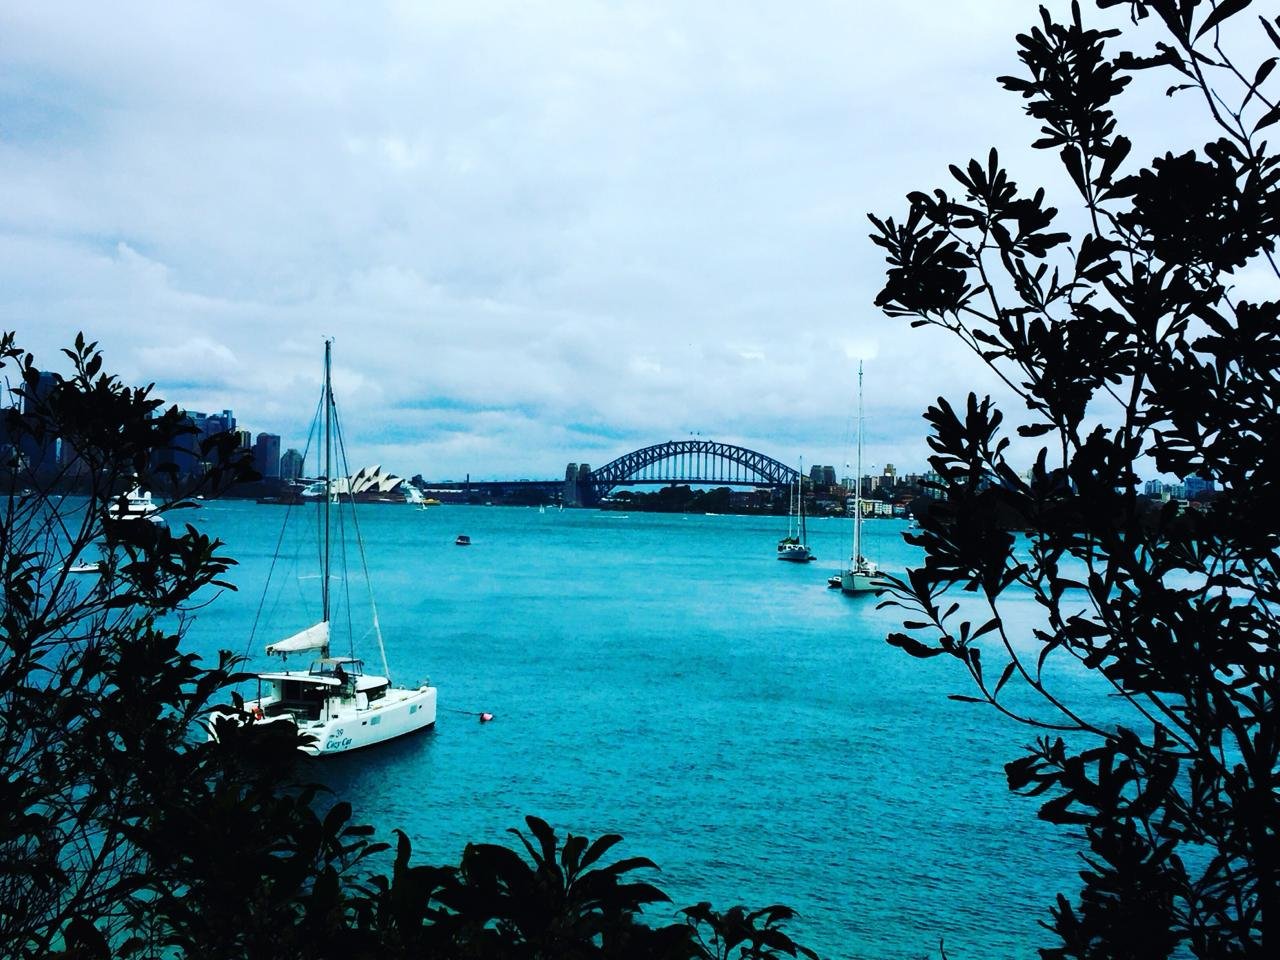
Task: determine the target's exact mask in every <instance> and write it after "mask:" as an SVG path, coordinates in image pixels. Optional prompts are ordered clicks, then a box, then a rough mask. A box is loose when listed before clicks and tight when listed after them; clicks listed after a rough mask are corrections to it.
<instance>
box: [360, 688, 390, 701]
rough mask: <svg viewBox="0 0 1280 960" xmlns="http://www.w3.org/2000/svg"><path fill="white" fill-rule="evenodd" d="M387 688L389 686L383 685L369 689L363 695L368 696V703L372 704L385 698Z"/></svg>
mask: <svg viewBox="0 0 1280 960" xmlns="http://www.w3.org/2000/svg"><path fill="white" fill-rule="evenodd" d="M388 686H389V684H385V683H384V684H382V685H381V686H377V687H370V688H369V689H368V690H366V691H365V695H366V696H368V698H369V702H370V703H373V701H375V700H381V699H382V698H383V697H385V696H386V695H387V687H388Z"/></svg>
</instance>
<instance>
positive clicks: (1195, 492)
mask: <svg viewBox="0 0 1280 960" xmlns="http://www.w3.org/2000/svg"><path fill="white" fill-rule="evenodd" d="M1182 486H1183V488H1184V489H1185V490H1186V499H1188V500H1198V499H1200V498H1202V497H1204V496H1206V495H1207V494H1211V493H1213V480H1212V479H1211V478H1209V477H1187V478H1186V479H1185V480H1183V481H1182Z"/></svg>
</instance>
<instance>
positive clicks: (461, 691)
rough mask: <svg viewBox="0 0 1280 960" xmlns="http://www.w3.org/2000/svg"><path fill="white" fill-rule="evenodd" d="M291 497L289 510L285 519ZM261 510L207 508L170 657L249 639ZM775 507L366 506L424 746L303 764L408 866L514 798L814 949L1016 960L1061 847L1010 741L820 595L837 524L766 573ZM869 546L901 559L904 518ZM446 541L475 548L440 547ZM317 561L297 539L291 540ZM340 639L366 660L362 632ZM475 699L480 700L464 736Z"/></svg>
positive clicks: (503, 811) (281, 607) (862, 615)
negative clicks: (207, 570) (425, 708)
mask: <svg viewBox="0 0 1280 960" xmlns="http://www.w3.org/2000/svg"><path fill="white" fill-rule="evenodd" d="M295 513H297V511H295ZM283 515H284V509H283V508H281V507H272V506H259V505H256V504H251V503H244V502H218V503H210V504H207V505H205V506H204V508H203V509H202V510H200V511H199V512H198V513H194V514H190V515H188V517H184V518H183V519H184V520H185V519H188V518H190V519H194V521H195V523H196V526H197V527H198V528H199V529H201V530H204V531H206V532H209V533H213V534H216V535H217V536H219V537H221V538H222V539H223V540H225V541H226V543H227V552H228V553H229V554H230V555H231V556H233V557H235V558H237V559H238V560H239V561H240V565H239V566H238V567H237V568H235V569H234V571H233V574H232V577H231V579H232V580H233V581H234V582H236V583H237V584H238V585H239V586H240V587H241V589H240V591H239V592H237V593H233V594H224V595H223V596H220V597H219V598H218V599H217V600H216V601H215V602H214V603H213V604H211V605H210V606H209V607H208V608H207V609H206V610H204V611H203V612H202V613H201V614H200V616H199V618H198V620H197V622H196V624H195V626H194V628H193V629H192V631H191V633H190V634H189V637H188V643H189V645H190V646H191V647H192V648H193V649H195V650H197V651H200V652H203V653H212V652H213V651H215V650H216V649H217V648H219V647H226V648H229V649H232V650H234V651H236V652H244V651H245V645H246V640H247V637H248V635H249V629H250V625H251V624H252V622H253V620H254V615H255V611H256V609H257V607H258V605H259V602H260V600H261V599H262V592H261V591H262V587H261V585H262V583H263V581H264V578H265V576H266V573H267V570H268V568H269V567H270V563H271V556H272V553H273V551H274V548H275V544H276V540H277V538H278V536H279V534H280V522H281V518H282V517H283ZM785 523H786V521H785V518H768V517H734V516H696V517H684V516H679V515H659V514H638V513H637V514H632V515H630V516H623V515H619V514H616V513H601V512H596V511H585V510H581V511H571V510H566V511H548V512H546V513H539V512H538V511H537V510H536V509H524V508H500V507H493V508H484V507H454V506H444V507H437V508H432V509H430V510H425V511H423V510H416V509H411V508H407V507H399V506H371V507H369V508H365V509H362V511H361V513H360V524H361V528H362V532H363V534H364V539H365V542H366V544H367V549H368V559H369V565H370V571H371V577H372V581H373V584H374V592H375V596H376V598H377V602H378V612H379V614H380V618H381V622H382V629H383V633H384V635H385V637H386V643H387V653H388V659H389V661H390V664H391V670H392V674H393V676H394V678H395V679H396V680H397V681H398V682H401V683H416V682H418V681H420V680H422V679H424V678H427V677H430V679H431V681H432V682H433V683H435V684H436V685H437V686H438V687H439V691H440V708H441V712H440V714H439V722H438V723H437V726H436V729H435V730H434V731H433V732H431V733H428V734H425V735H422V736H418V737H414V738H410V739H408V740H406V741H402V742H399V743H395V744H391V745H388V746H385V747H381V748H377V749H376V750H374V751H372V752H369V753H367V754H364V755H359V754H357V755H354V756H352V757H350V758H339V759H336V760H332V761H328V762H326V763H325V764H324V765H323V767H322V768H321V776H322V777H323V778H324V779H327V780H328V781H329V782H330V783H331V784H332V785H333V786H334V787H335V789H337V790H338V791H339V792H340V793H342V794H344V795H345V796H347V797H348V798H350V799H352V800H353V801H354V802H355V804H356V808H357V816H359V817H362V818H364V819H365V820H366V821H368V822H372V823H375V824H377V825H378V826H380V827H383V828H387V829H389V828H391V827H394V826H398V827H400V828H402V829H404V830H405V831H406V832H407V833H408V835H409V836H410V838H411V839H412V840H413V844H414V849H415V852H416V855H417V856H418V857H420V858H422V859H423V860H425V861H429V862H436V863H444V862H456V861H457V858H458V856H459V854H460V853H461V850H462V847H463V845H464V844H465V843H466V842H467V841H469V840H488V841H494V840H497V841H501V840H504V839H507V838H506V837H505V835H504V830H505V829H506V828H508V827H511V826H517V825H522V818H523V816H524V815H525V814H526V813H535V814H537V815H539V816H542V817H544V818H545V819H547V820H548V821H550V822H551V823H552V824H553V825H554V826H555V827H557V828H558V829H559V830H560V831H561V832H562V833H563V832H564V831H573V832H576V833H586V834H589V835H596V834H599V833H602V832H617V833H621V834H622V835H623V836H624V838H625V842H624V844H623V845H622V847H621V848H620V851H621V853H622V855H644V856H648V857H650V858H652V859H653V860H655V861H656V862H657V863H658V864H659V866H660V867H661V868H662V873H661V875H660V876H659V877H658V878H656V879H657V882H658V884H659V885H660V886H661V887H662V888H663V889H665V890H666V891H667V892H668V893H670V894H671V895H672V897H673V899H674V900H675V904H674V906H673V908H672V909H673V910H674V907H679V906H684V905H687V904H689V903H693V902H696V901H697V900H701V899H709V900H711V901H713V902H714V903H716V904H717V905H720V906H728V905H730V904H732V903H739V902H741V903H747V904H750V905H753V906H762V905H765V904H768V903H786V904H788V905H790V906H792V907H794V908H796V909H797V910H798V911H799V912H800V914H801V919H800V920H799V921H797V922H796V924H795V925H794V928H793V933H794V934H795V935H796V936H797V938H798V939H799V940H801V942H804V943H806V944H808V945H810V946H812V947H814V948H815V949H817V950H818V951H819V952H820V953H822V954H823V955H824V956H831V957H867V958H899V957H901V958H917V957H923V956H926V955H934V956H936V955H937V944H938V941H939V940H940V939H945V941H946V947H947V952H948V954H949V956H950V957H952V958H953V960H962V958H966V957H979V956H981V957H988V956H992V955H998V956H1004V957H1027V958H1031V957H1033V956H1035V947H1036V946H1038V945H1045V944H1046V943H1047V939H1048V938H1047V935H1046V934H1045V933H1044V932H1043V931H1041V930H1039V929H1038V927H1037V923H1038V921H1039V920H1041V919H1044V918H1046V917H1047V907H1048V905H1049V903H1050V902H1051V899H1052V894H1053V893H1054V892H1056V891H1057V890H1059V889H1063V890H1072V889H1074V887H1073V886H1072V883H1073V880H1074V875H1075V872H1076V871H1077V870H1078V869H1079V861H1078V859H1076V858H1075V856H1074V854H1073V851H1074V849H1075V844H1074V843H1073V841H1072V840H1071V839H1070V838H1069V837H1067V836H1065V835H1063V834H1062V833H1061V832H1059V831H1058V830H1057V829H1056V828H1053V827H1051V826H1049V825H1047V824H1043V823H1041V822H1039V821H1037V820H1036V819H1035V810H1036V806H1037V804H1036V801H1034V800H1027V799H1022V798H1018V797H1013V796H1011V795H1009V793H1008V792H1007V790H1006V788H1005V785H1004V775H1003V769H1002V768H1003V763H1004V761H1006V760H1008V759H1011V758H1013V757H1014V756H1016V755H1017V747H1018V745H1020V744H1022V743H1025V742H1028V741H1029V740H1030V739H1031V736H1032V734H1031V732H1030V731H1028V730H1025V729H1022V728H1019V727H1016V726H1014V725H1013V724H1012V723H1010V722H1008V721H1004V720H1002V719H1001V718H999V717H998V716H997V715H996V714H995V713H994V712H993V711H991V710H990V709H987V708H984V707H980V706H976V705H969V704H961V703H956V702H952V701H948V700H947V699H946V694H947V693H950V692H968V690H967V688H966V686H965V682H964V678H962V677H961V676H960V675H959V674H958V672H957V667H958V665H957V664H956V663H955V662H954V661H952V660H950V659H949V658H947V659H946V662H943V658H936V659H933V660H928V661H917V660H913V659H911V658H909V657H907V656H906V655H904V654H903V653H901V652H900V651H898V650H895V649H893V648H891V647H889V646H888V645H887V644H886V643H885V642H884V636H885V633H886V632H887V631H888V630H890V629H893V628H895V627H896V626H897V625H898V623H899V620H900V617H895V612H894V611H893V610H876V609H875V601H874V599H871V598H849V597H844V596H842V595H841V594H840V593H839V591H835V590H831V591H829V590H828V589H827V588H826V578H827V576H828V575H829V574H831V573H833V572H835V570H836V569H837V568H838V567H839V564H840V559H841V558H842V557H847V555H848V525H847V524H846V523H844V522H840V521H822V520H816V521H813V522H812V523H811V524H810V534H811V538H810V543H811V545H812V546H813V548H814V552H815V553H816V554H817V555H818V557H819V559H818V562H816V563H812V564H809V565H807V566H801V565H794V564H787V563H780V562H778V561H777V560H775V559H774V558H773V556H772V555H773V553H774V544H775V542H776V540H777V538H778V537H779V536H781V535H782V533H783V532H784V529H783V528H784V527H785ZM864 529H865V531H866V535H867V538H868V540H869V544H868V552H869V553H871V555H872V556H873V557H876V558H878V559H879V560H880V561H881V564H882V566H884V567H886V568H889V569H895V568H901V567H902V566H904V565H906V564H907V563H908V562H914V561H915V560H916V559H917V556H916V551H915V550H914V549H913V548H910V547H908V546H906V545H905V544H903V543H902V542H901V538H900V535H901V532H902V529H903V524H902V523H901V522H899V521H876V522H869V523H868V524H867V525H866V527H865V528H864ZM459 533H467V534H469V535H470V536H471V538H472V541H473V545H472V546H470V547H465V548H464V547H455V546H454V545H453V538H454V537H455V536H456V535H457V534H459ZM308 556H309V557H314V548H312V552H311V553H310V554H309V555H308ZM276 580H277V581H278V582H279V583H280V584H282V585H283V589H282V591H281V592H280V594H279V595H278V596H275V595H272V596H269V597H268V600H267V602H266V604H265V610H266V612H267V615H269V618H270V621H271V623H270V624H268V625H266V626H265V627H264V626H260V627H259V636H258V637H257V638H255V639H254V641H253V645H252V648H253V649H252V651H251V652H252V653H254V655H255V656H256V657H257V660H256V661H255V666H259V667H264V666H266V665H267V661H266V660H265V658H263V657H262V656H261V650H262V647H263V645H264V644H265V643H266V642H268V641H269V640H271V639H274V638H277V637H279V636H283V635H284V634H286V633H288V632H292V631H293V630H296V629H300V628H301V627H303V626H306V625H307V624H308V622H310V621H309V619H308V617H307V616H306V615H305V613H304V611H303V609H302V607H303V605H304V603H305V602H307V600H306V595H307V594H308V593H315V592H316V590H317V580H316V578H315V577H314V576H312V577H311V578H310V579H299V576H298V573H297V571H295V570H293V569H291V568H281V569H279V570H278V571H277V577H276ZM359 653H360V654H361V655H362V656H364V657H365V658H366V660H367V661H369V664H370V668H371V669H376V667H377V662H378V655H377V650H376V643H374V642H372V641H369V640H367V639H366V640H363V641H362V642H361V644H360V647H359ZM480 711H489V712H492V713H493V714H495V717H496V719H495V720H494V721H493V722H492V723H488V724H481V723H479V722H478V720H477V719H476V717H475V714H476V713H478V712H480Z"/></svg>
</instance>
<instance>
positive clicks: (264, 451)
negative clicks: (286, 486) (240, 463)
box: [253, 433, 280, 480]
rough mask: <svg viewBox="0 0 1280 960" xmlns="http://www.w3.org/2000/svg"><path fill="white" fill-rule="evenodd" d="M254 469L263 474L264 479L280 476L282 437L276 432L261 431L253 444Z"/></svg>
mask: <svg viewBox="0 0 1280 960" xmlns="http://www.w3.org/2000/svg"><path fill="white" fill-rule="evenodd" d="M253 469H255V470H257V471H258V472H259V473H260V474H262V476H263V479H266V480H277V479H279V478H280V438H279V437H278V436H276V435H275V434H274V433H260V434H258V439H257V441H256V442H255V443H254V445H253Z"/></svg>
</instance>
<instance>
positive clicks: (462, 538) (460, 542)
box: [453, 533, 471, 547]
mask: <svg viewBox="0 0 1280 960" xmlns="http://www.w3.org/2000/svg"><path fill="white" fill-rule="evenodd" d="M453 544H454V546H457V547H469V546H471V538H470V537H468V536H467V535H466V534H465V533H460V534H458V538H457V539H456V540H454V541H453Z"/></svg>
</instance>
